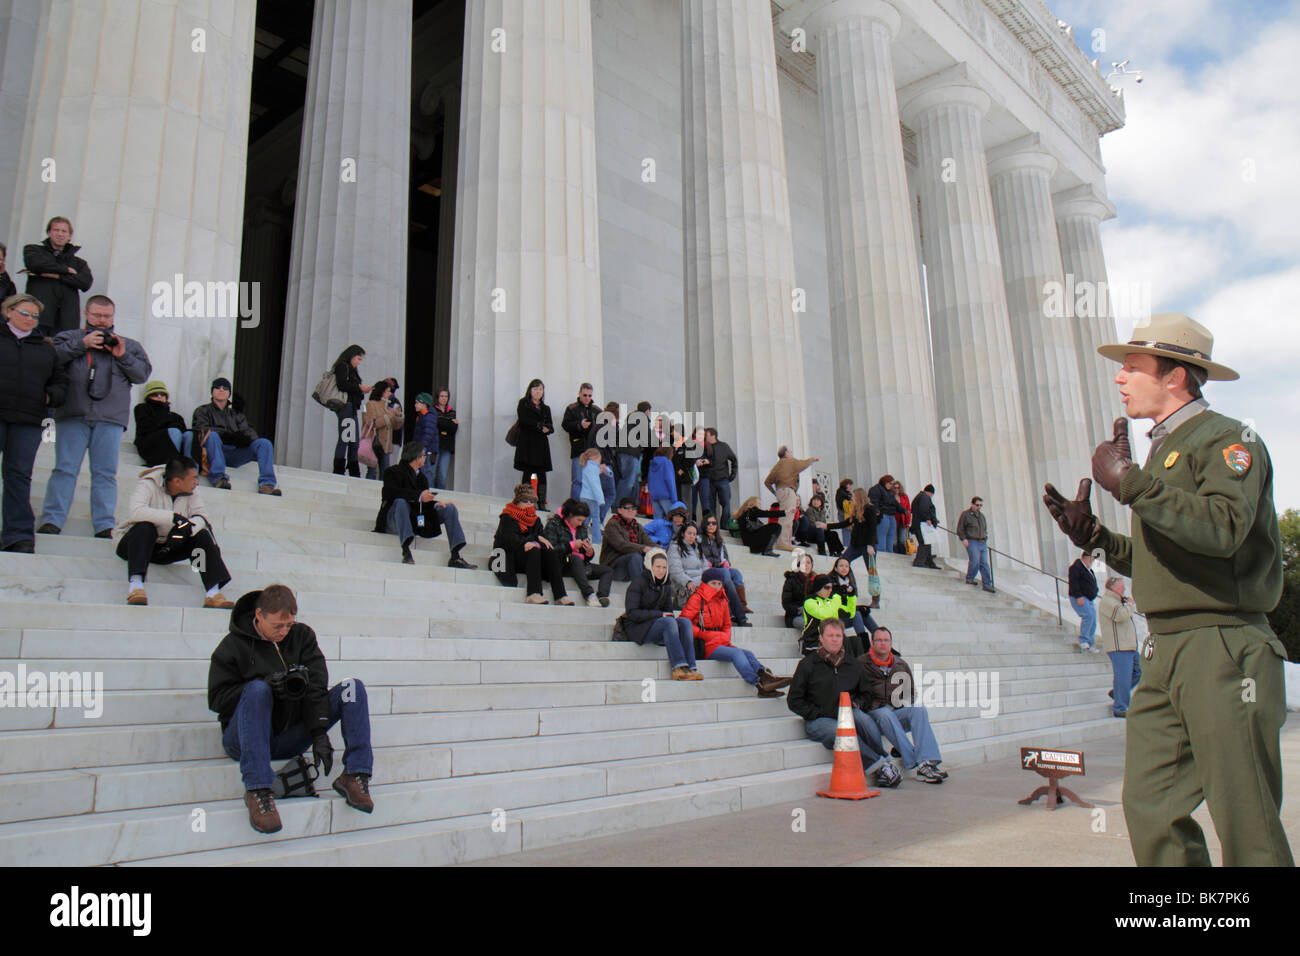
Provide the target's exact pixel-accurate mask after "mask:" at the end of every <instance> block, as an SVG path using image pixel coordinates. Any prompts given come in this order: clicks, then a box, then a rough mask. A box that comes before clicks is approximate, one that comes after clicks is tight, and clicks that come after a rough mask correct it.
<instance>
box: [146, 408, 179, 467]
mask: <svg viewBox="0 0 1300 956" xmlns="http://www.w3.org/2000/svg"><path fill="white" fill-rule="evenodd" d="M169 428H179V429H180V430H181V431H182V432H184V431H185V419H184V418H182V417H181V416H180V415H178V414H177V413H176V412H174V411H172V406H171V403H170V402H151V401H149V400H148V399H145V400H144V401H143V402H141V403H140V404H139V405H137V406H136V407H135V450H136V451H138V452H139V453H140V457H141V458H143V459H144V463H145V464H146V465H149V466H150V467H151V468H152V467H153V466H155V465H165V464H167V462H169V461H171V460H172V459H173V458H175V457H176V456H177V455H179V454H180V452H179V451H177V450H176V446H175V445H173V444H172V437H171V435H168V434H167V429H169Z"/></svg>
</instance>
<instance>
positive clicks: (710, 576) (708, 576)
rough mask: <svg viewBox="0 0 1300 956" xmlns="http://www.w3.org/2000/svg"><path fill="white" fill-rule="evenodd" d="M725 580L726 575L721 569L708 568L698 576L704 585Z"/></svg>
mask: <svg viewBox="0 0 1300 956" xmlns="http://www.w3.org/2000/svg"><path fill="white" fill-rule="evenodd" d="M726 580H727V575H726V573H725V572H724V571H723V570H722V568H709V569H708V570H707V571H705V572H704V574H703V575H701V576H700V581H701V582H703V583H704V584H708V583H709V582H710V581H719V582H725V581H726Z"/></svg>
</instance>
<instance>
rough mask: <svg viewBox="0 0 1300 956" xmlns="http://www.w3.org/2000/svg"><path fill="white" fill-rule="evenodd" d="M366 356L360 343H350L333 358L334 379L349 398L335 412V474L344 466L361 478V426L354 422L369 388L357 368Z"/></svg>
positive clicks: (350, 472) (342, 469)
mask: <svg viewBox="0 0 1300 956" xmlns="http://www.w3.org/2000/svg"><path fill="white" fill-rule="evenodd" d="M365 357H366V350H365V349H363V348H362V347H361V346H360V345H349V346H348V347H347V348H345V349H344V350H343V351H342V352H340V353H339V357H338V358H336V359H335V360H334V381H335V383H336V384H337V385H338V389H339V391H340V392H342V393H343V394H344V395H346V396H347V397H348V402H347V404H346V405H344V406H343V407H342V408H340V409H339V410H338V411H337V412H335V413H334V414H336V415H337V416H338V419H339V440H338V442H336V443H335V445H334V474H336V475H341V474H343V472H344V469H345V468H346V469H347V473H348V474H349V475H351V476H352V477H353V478H360V477H361V465H360V464H359V463H358V462H357V445H358V444H359V443H360V441H361V427H360V426H359V425H358V424H357V413H358V412H360V411H361V410H362V408H363V407H364V406H365V401H366V393H367V392H369V391H370V386H369V385H366V384H364V383H363V382H362V381H361V373H360V372H358V371H357V369H358V368H359V367H360V365H361V360H362V359H363V358H365ZM349 423H350V424H349Z"/></svg>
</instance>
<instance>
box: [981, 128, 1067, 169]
mask: <svg viewBox="0 0 1300 956" xmlns="http://www.w3.org/2000/svg"><path fill="white" fill-rule="evenodd" d="M984 155H985V158H986V159H987V160H988V166H989V175H990V176H1000V175H1002V174H1004V173H1009V172H1011V171H1012V170H1016V169H1041V170H1043V171H1044V172H1045V173H1046V174H1047V176H1048V177H1049V178H1050V177H1051V176H1052V174H1053V173H1055V172H1056V168H1057V162H1056V159H1055V157H1053V156H1052V154H1051V153H1049V152H1048V151H1047V149H1046V148H1045V147H1044V146H1043V143H1042V139H1041V137H1039V135H1038V134H1037V133H1030V134H1029V135H1028V136H1021V137H1019V138H1018V139H1013V140H1011V141H1010V142H1007V143H1002V144H1001V145H999V146H994V147H993V148H992V149H989V150H986V151H985V154H984Z"/></svg>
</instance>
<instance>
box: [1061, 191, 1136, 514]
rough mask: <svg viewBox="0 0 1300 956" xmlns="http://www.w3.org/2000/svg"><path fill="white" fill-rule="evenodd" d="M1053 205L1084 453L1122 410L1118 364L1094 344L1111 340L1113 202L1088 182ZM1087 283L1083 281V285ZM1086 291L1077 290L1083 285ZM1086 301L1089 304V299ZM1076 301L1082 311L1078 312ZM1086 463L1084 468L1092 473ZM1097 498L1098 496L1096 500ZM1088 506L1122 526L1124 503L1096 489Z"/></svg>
mask: <svg viewBox="0 0 1300 956" xmlns="http://www.w3.org/2000/svg"><path fill="white" fill-rule="evenodd" d="M1052 201H1053V206H1054V209H1055V211H1056V230H1057V236H1058V238H1059V239H1060V245H1061V265H1062V267H1063V268H1064V270H1065V282H1066V291H1067V293H1069V294H1067V295H1066V296H1065V303H1066V305H1067V306H1068V307H1069V310H1070V318H1069V322H1070V326H1071V328H1072V329H1073V332H1074V342H1075V353H1076V356H1077V359H1078V362H1079V382H1080V385H1081V386H1082V390H1083V404H1084V408H1085V409H1086V413H1087V417H1086V419H1085V425H1086V427H1087V443H1088V454H1089V455H1091V453H1092V449H1094V448H1096V447H1097V445H1098V444H1100V443H1101V442H1103V441H1107V440H1109V439H1110V438H1111V437H1112V435H1113V430H1112V425H1113V423H1114V421H1115V419H1116V418H1118V417H1119V416H1121V415H1123V414H1124V406H1123V405H1122V404H1121V403H1120V400H1119V389H1118V386H1117V385H1116V384H1115V373H1116V372H1118V371H1119V366H1118V365H1116V363H1114V362H1112V361H1110V360H1109V359H1104V358H1102V357H1101V356H1100V355H1098V354H1097V347H1098V346H1099V345H1104V344H1106V343H1107V342H1114V341H1116V338H1115V336H1116V332H1115V317H1114V314H1113V313H1112V311H1111V306H1110V295H1109V293H1108V292H1105V293H1103V290H1105V289H1107V288H1108V282H1107V278H1106V257H1105V256H1104V255H1103V254H1102V248H1101V224H1102V222H1103V221H1104V220H1107V219H1112V218H1114V216H1115V207H1114V206H1112V205H1111V204H1110V202H1109V201H1108V200H1106V199H1105V198H1103V197H1102V196H1100V195H1098V193H1097V192H1096V191H1095V190H1094V189H1093V188H1092V186H1090V185H1083V186H1076V187H1074V188H1073V189H1067V190H1065V191H1064V192H1059V193H1057V194H1055V195H1054V196H1053V197H1052ZM1085 284H1086V285H1085ZM1085 288H1086V290H1087V294H1086V295H1084V296H1080V292H1081V291H1082V290H1085ZM1089 303H1091V305H1089ZM1079 304H1083V305H1084V308H1083V310H1082V311H1083V313H1085V314H1082V315H1080V314H1078V313H1079V311H1080V310H1079V309H1077V308H1076V306H1078V305H1079ZM1091 473H1092V472H1091V468H1089V470H1088V472H1086V474H1091ZM1099 499H1100V501H1099ZM1093 507H1094V508H1100V510H1099V514H1101V516H1102V520H1103V521H1105V523H1106V524H1107V525H1109V526H1110V527H1112V528H1123V529H1127V528H1128V526H1129V509H1128V508H1125V507H1124V506H1122V505H1121V504H1120V503H1119V502H1118V501H1116V500H1115V499H1114V498H1112V497H1111V496H1110V495H1108V494H1106V493H1105V492H1102V491H1101V490H1100V489H1098V492H1097V494H1096V495H1095V496H1094V497H1093Z"/></svg>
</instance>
